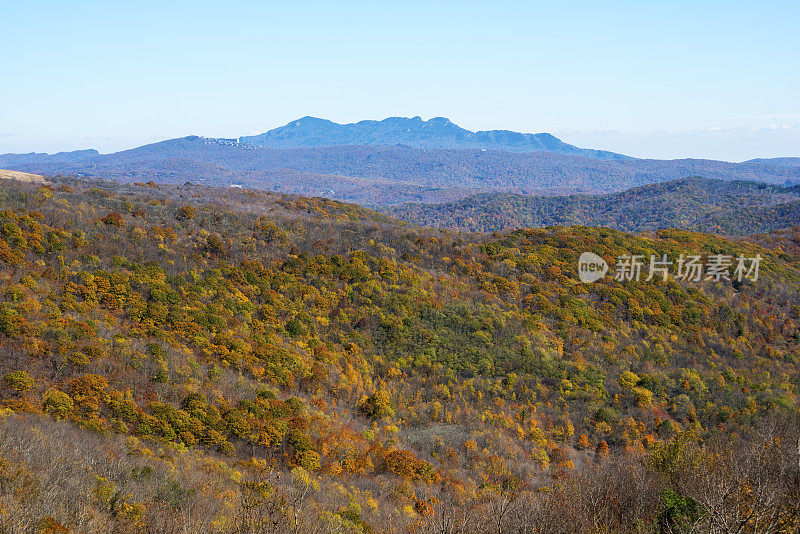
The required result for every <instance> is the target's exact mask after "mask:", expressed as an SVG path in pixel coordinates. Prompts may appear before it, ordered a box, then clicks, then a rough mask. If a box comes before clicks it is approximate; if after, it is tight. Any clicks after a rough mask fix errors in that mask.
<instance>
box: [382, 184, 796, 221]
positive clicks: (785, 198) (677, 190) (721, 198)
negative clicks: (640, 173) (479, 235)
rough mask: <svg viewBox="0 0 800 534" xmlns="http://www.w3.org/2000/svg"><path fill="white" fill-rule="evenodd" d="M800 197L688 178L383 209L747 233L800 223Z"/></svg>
mask: <svg viewBox="0 0 800 534" xmlns="http://www.w3.org/2000/svg"><path fill="white" fill-rule="evenodd" d="M798 201H800V189H798V188H797V187H794V188H783V187H780V186H776V185H768V184H764V183H762V182H744V181H731V182H726V181H722V180H709V179H704V178H687V179H681V180H673V181H669V182H662V183H659V184H654V185H646V186H642V187H636V188H633V189H629V190H627V191H624V192H622V193H615V194H611V195H572V196H550V197H542V196H526V195H509V194H503V193H484V194H481V195H475V196H471V197H468V198H465V199H461V200H458V201H455V202H449V203H443V204H418V203H408V204H403V205H400V206H393V207H390V208H386V209H385V210H384V211H386V213H390V214H392V215H394V216H396V217H399V218H401V219H404V220H407V221H410V222H415V223H417V224H422V225H426V226H434V227H438V228H448V229H454V230H466V231H471V232H494V231H503V230H509V229H515V228H524V227H541V226H551V225H571V224H579V225H586V226H604V227H608V228H614V229H617V230H624V231H628V232H638V231H642V230H658V229H660V228H683V229H689V230H697V231H703V232H714V233H724V234H733V235H747V234H752V233H762V232H768V231H771V230H775V229H779V228H787V227H791V226H796V225H800V207H798V206H799V205H798Z"/></svg>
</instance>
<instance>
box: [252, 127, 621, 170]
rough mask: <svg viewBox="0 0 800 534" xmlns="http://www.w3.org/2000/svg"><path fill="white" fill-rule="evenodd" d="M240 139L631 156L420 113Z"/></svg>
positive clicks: (275, 144) (279, 144) (284, 144)
mask: <svg viewBox="0 0 800 534" xmlns="http://www.w3.org/2000/svg"><path fill="white" fill-rule="evenodd" d="M239 141H240V142H241V143H244V144H247V145H253V146H263V147H269V148H297V147H310V146H332V145H378V146H389V145H396V144H402V145H407V146H410V147H413V148H425V149H440V148H477V149H487V150H509V151H521V152H535V151H546V152H554V153H557V154H569V155H574V156H585V157H592V158H598V159H610V160H622V159H630V158H628V157H627V156H623V155H622V154H615V153H613V152H607V151H603V150H590V149H583V148H578V147H575V146H573V145H570V144H567V143H564V142H563V141H561V140H560V139H558V138H556V137H554V136H552V135H550V134H547V133H539V134H523V133H518V132H512V131H508V130H489V131H481V132H471V131H469V130H465V129H464V128H461V127H460V126H457V125H456V124H453V123H452V122H450V121H449V120H448V119H446V118H444V117H436V118H433V119H430V120H427V121H423V120H422V119H421V118H420V117H413V118H406V117H389V118H387V119H384V120H381V121H360V122H356V123H351V124H338V123H335V122H332V121H329V120H325V119H318V118H315V117H303V118H301V119H298V120H296V121H292V122H290V123H289V124H287V125H285V126H281V127H279V128H275V129H274V130H270V131H268V132H266V133H263V134H260V135H254V136H247V137H240V138H239Z"/></svg>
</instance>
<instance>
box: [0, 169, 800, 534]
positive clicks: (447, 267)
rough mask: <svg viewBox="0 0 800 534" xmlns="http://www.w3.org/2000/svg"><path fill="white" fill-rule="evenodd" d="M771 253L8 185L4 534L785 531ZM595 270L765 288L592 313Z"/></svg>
mask: <svg viewBox="0 0 800 534" xmlns="http://www.w3.org/2000/svg"><path fill="white" fill-rule="evenodd" d="M712 185H713V184H712ZM665 187H667V188H669V187H677V188H679V189H681V188H683V189H686V188H689V189H691V187H692V184H672V185H671V186H670V185H668V186H665ZM710 187H712V186H711V185H710V186H709V188H710ZM715 187H718V188H719V189H721V190H723V191H724V190H725V189H726V187H727V184H717V185H716V186H715ZM741 187H742V188H745V189H748V190H754V188H755V187H756V186H753V185H749V184H745V185H742V186H741ZM726 194H727V193H726ZM773 237H774V239H775V241H774V242H775V244H776V248H775V249H769V248H762V247H761V246H758V245H756V244H753V243H751V242H748V241H745V240H742V239H727V238H723V237H719V236H713V235H708V234H701V233H696V232H690V231H686V230H660V231H657V232H653V233H648V234H646V235H632V234H628V233H623V232H619V231H616V230H611V229H606V228H589V227H585V226H570V227H563V226H561V227H550V228H544V229H525V230H516V231H511V232H505V233H500V234H496V235H479V234H455V233H449V232H444V231H441V230H436V229H428V228H420V227H417V226H414V225H410V224H406V223H401V222H399V221H397V220H395V219H392V218H391V217H388V216H386V215H382V214H379V213H376V212H374V211H371V210H369V209H366V208H362V207H360V206H356V205H352V204H344V203H341V202H337V201H332V200H327V199H321V198H308V197H301V196H296V195H280V194H274V193H266V192H263V191H256V190H245V189H239V188H224V189H214V188H208V187H201V186H193V185H158V184H139V185H136V184H122V183H118V182H111V181H107V182H101V181H94V180H85V179H82V180H77V179H68V178H54V179H53V181H52V183H49V184H41V183H32V182H19V181H6V182H3V183H2V187H0V352H1V353H2V357H0V512H1V513H0V531H2V532H12V533H16V532H26V533H27V532H41V533H50V534H55V533H60V534H68V533H70V532H114V533H118V532H119V533H191V534H201V533H202V534H207V533H217V534H243V533H254V532H259V533H260V532H270V533H284V532H286V533H288V532H291V533H297V534H300V533H303V534H305V533H309V534H310V533H321V532H342V533H345V532H346V533H350V534H370V533H378V532H387V533H398V534H399V533H403V534H420V533H433V532H438V533H442V532H444V533H446V534H457V533H459V532H461V533H463V532H505V533H515V534H523V533H525V532H531V529H532V528H533V529H535V531H544V532H552V533H556V534H575V533H578V534H597V532H598V528H597V526H598V525H601V524H602V525H603V531H604V532H619V533H631V534H633V533H641V532H674V531H675V530H674V529H672V528H667V527H664V528H658V529H656V528H655V527H653V528H644V527H645V526H651V525H652V526H655V525H662V524H666V525H667V526H670V525H675V524H680V525H683V524H686V522H688V521H689V520H691V521H692V522H693V523H692V524H694V525H700V527H699V528H696V529H695V530H699V531H706V530H707V531H714V529H713V526H714V525H718V524H730V522H732V521H736V522H737V523H736V524H737V525H743V526H742V528H741V530H742V531H747V532H794V531H796V530H797V527H798V526H800V509H799V508H798V506H797V503H798V497H800V467H799V466H798V457H797V454H798V451H797V442H798V437H800V410H799V409H798V406H799V403H798V401H799V400H800V366H798V362H799V361H800V344H799V343H798V340H800V292H799V291H798V288H799V287H800V266H799V265H798V264H797V261H796V260H797V256H792V254H791V252H790V251H789V250H788V249H787V248H785V247H784V246H782V245H780V248H778V246H779V243H784V242H785V241H786V240H787V239H793V238H794V237H795V236H794V235H793V234H783V233H781V234H778V235H776V236H773ZM769 239H770V238H769V237H764V238H763V242H764V243H765V244H766V243H768V242H769ZM585 251H591V252H593V253H594V254H597V255H599V256H600V257H601V258H603V259H607V261H608V262H610V263H611V264H612V272H613V270H614V268H613V265H614V263H615V261H618V260H616V259H617V258H621V257H622V256H623V255H626V254H635V255H641V256H643V257H650V256H651V255H652V256H656V257H659V258H660V257H663V256H664V255H667V256H669V257H670V258H676V257H678V255H681V254H692V255H700V256H702V257H704V258H709V257H710V256H712V255H719V254H727V255H730V256H731V257H739V256H741V257H748V258H753V257H756V256H760V257H761V264H760V271H759V276H757V277H752V276H751V277H744V278H743V279H741V280H737V279H735V277H734V279H732V280H727V281H726V280H723V281H719V280H715V279H713V278H711V279H698V280H696V281H692V280H686V279H679V278H677V277H672V278H670V279H669V280H661V279H659V278H656V279H654V280H650V281H647V280H645V279H644V278H642V279H639V280H616V279H614V278H613V277H611V276H606V277H604V278H602V279H601V280H598V281H596V282H594V283H592V284H585V283H581V281H580V279H579V275H578V267H577V266H578V262H579V258H580V257H581V256H582V255H583V254H582V253H583V252H585ZM673 274H675V271H673ZM720 488H722V490H721V489H720ZM751 488H752V489H751ZM723 490H724V491H723ZM675 502H678V503H679V504H680V507H679V508H678V510H677V511H676V505H675ZM720 502H721V503H722V504H718V503H720ZM681 503H683V504H681ZM686 503H688V504H686ZM692 503H702V504H692ZM706 503H711V504H706ZM499 510H500V511H499ZM676 517H677V519H675V518H676ZM685 517H688V519H685ZM665 518H666V519H665ZM446 521H447V522H449V523H447V524H446V525H445V526H447V525H451V526H453V528H449V527H448V528H443V527H442V525H443V524H445V522H446ZM669 521H671V523H670V522H669ZM678 521H681V523H678ZM726 522H729V523H726ZM708 525H710V526H711V527H710V528H707V529H706V528H705V527H706V526H708Z"/></svg>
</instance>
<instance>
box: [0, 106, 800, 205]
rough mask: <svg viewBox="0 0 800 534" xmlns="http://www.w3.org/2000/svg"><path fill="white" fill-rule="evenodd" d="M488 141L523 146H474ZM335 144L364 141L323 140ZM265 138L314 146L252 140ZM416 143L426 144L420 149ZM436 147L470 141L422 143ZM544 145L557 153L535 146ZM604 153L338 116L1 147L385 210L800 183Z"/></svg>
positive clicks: (756, 167) (61, 171)
mask: <svg viewBox="0 0 800 534" xmlns="http://www.w3.org/2000/svg"><path fill="white" fill-rule="evenodd" d="M256 138H258V139H256ZM487 139H488V140H492V139H494V140H500V141H502V143H501V142H500V141H498V142H497V143H496V144H497V145H502V144H503V143H505V145H504V146H512V145H514V146H517V149H511V148H509V149H506V150H498V149H488V148H463V145H465V144H470V143H472V144H477V145H479V144H480V143H484V142H489V141H487ZM509 139H510V140H509ZM334 141H336V142H340V143H345V142H352V143H358V144H333V145H331V144H326V145H319V143H332V142H334ZM396 141H406V142H405V143H402V142H396ZM512 141H513V142H512ZM261 142H263V143H271V144H273V145H290V144H298V145H299V144H305V145H304V146H297V147H285V146H281V147H270V146H256V145H254V144H251V143H261ZM412 142H413V144H416V145H419V146H411V145H410V144H409V143H412ZM368 143H383V144H368ZM436 144H438V145H442V144H451V145H458V146H459V148H453V147H450V148H421V146H434V145H436ZM522 146H525V147H528V148H529V149H530V150H528V149H522V148H519V147H522ZM537 146H538V147H540V148H541V147H544V148H546V150H544V149H535V150H534V149H533V148H532V147H537ZM559 147H560V148H559ZM556 149H561V150H562V152H556V151H554V150H556ZM570 151H571V152H572V153H564V152H570ZM595 153H602V151H589V152H586V149H579V148H577V147H572V146H571V145H567V144H566V143H561V141H559V140H558V139H556V138H554V137H552V136H549V135H548V134H535V135H534V134H516V133H514V132H502V131H491V132H469V131H467V130H464V129H462V128H460V127H458V126H456V125H454V124H453V123H451V122H450V121H448V120H446V119H431V120H429V121H422V120H421V119H419V118H413V119H404V118H396V119H386V120H383V121H362V122H360V123H355V124H352V125H337V124H336V123H333V122H331V121H324V120H321V119H311V118H308V119H299V120H298V121H294V122H293V123H290V124H288V125H286V126H284V127H281V128H277V129H275V130H271V131H270V132H267V133H266V134H263V135H262V136H254V137H243V138H239V139H219V138H206V137H199V136H196V135H192V136H187V137H181V138H176V139H169V140H166V141H161V142H158V143H152V144H148V145H144V146H140V147H137V148H133V149H130V150H124V151H121V152H116V153H112V154H100V153H98V152H97V151H96V150H80V151H75V152H61V153H58V154H52V155H49V154H39V153H29V154H5V155H0V168H6V169H10V170H14V171H21V172H28V173H34V174H41V175H46V176H56V175H73V176H85V177H98V178H104V179H114V180H119V181H122V182H147V181H151V180H152V181H154V182H163V183H172V184H176V183H177V184H182V183H184V182H192V183H197V184H202V185H208V186H223V187H224V186H229V185H231V184H236V185H241V186H243V187H248V188H254V189H266V190H272V191H277V192H282V193H292V194H301V195H306V196H319V197H327V198H331V199H336V200H343V201H346V202H354V203H357V204H361V205H366V206H375V207H379V206H386V205H394V204H402V203H404V202H423V203H432V202H451V201H454V200H458V199H461V198H465V197H468V196H471V195H475V194H480V193H509V194H523V195H572V194H606V193H615V192H619V191H624V190H626V189H630V188H632V187H636V186H642V185H647V184H653V183H659V182H667V181H670V180H676V179H680V178H685V177H688V176H702V177H704V178H709V179H720V180H726V181H730V180H749V181H759V182H766V183H771V184H780V185H791V184H798V183H800V158H780V159H776V160H771V159H759V160H751V161H748V162H743V163H730V162H724V161H713V160H703V159H677V160H652V159H632V158H624V157H623V158H622V159H612V157H611V156H607V157H605V156H604V157H590V156H587V154H595ZM601 155H602V154H601Z"/></svg>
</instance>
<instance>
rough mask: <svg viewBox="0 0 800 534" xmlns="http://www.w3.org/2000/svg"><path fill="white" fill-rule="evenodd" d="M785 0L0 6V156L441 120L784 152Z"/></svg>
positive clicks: (583, 141)
mask: <svg viewBox="0 0 800 534" xmlns="http://www.w3.org/2000/svg"><path fill="white" fill-rule="evenodd" d="M799 20H800V2H797V1H796V0H793V1H769V0H766V1H762V2H752V1H750V2H736V1H727V2H716V1H705V2H698V1H683V0H674V1H671V2H656V1H637V2H633V1H632V2H613V1H608V2H597V1H592V2H570V3H567V2H553V1H552V0H548V1H546V2H503V1H498V2H486V3H483V2H481V3H478V2H465V1H461V2H432V1H430V0H429V1H426V2H414V1H407V2H402V3H382V2H375V1H372V2H364V3H361V2H342V1H339V2H330V3H327V2H326V3H323V2H280V3H270V2H263V1H262V2H221V1H217V2H205V1H195V2H181V1H163V0H162V1H160V2H148V1H139V2H128V3H122V2H109V1H104V2H82V1H79V0H78V1H73V2H61V1H59V2H55V1H51V2H42V1H35V0H34V1H22V0H8V1H5V2H2V3H0V36H1V37H0V72H2V81H1V82H0V153H2V152H30V151H47V152H53V151H58V150H72V149H78V148H89V147H93V148H98V149H100V150H101V151H104V152H105V151H112V150H119V149H122V148H128V147H132V146H137V145H140V144H143V143H146V142H152V141H155V140H160V139H165V138H170V137H177V136H182V135H188V134H198V135H205V136H214V137H235V136H239V135H249V134H252V133H257V132H263V131H266V130H268V129H270V128H273V127H276V126H279V125H282V124H284V123H286V122H289V121H290V120H293V119H295V118H298V117H300V116H303V115H314V116H319V117H325V118H329V119H331V120H335V121H337V122H352V121H357V120H361V119H380V118H385V117H387V116H395V115H402V116H414V115H420V116H422V117H423V118H426V119H427V118H430V117H434V116H445V117H448V118H450V119H451V120H453V121H454V122H456V123H457V124H460V125H461V126H464V127H466V128H469V129H472V130H476V129H495V128H505V129H512V130H519V131H528V132H542V131H547V132H551V133H554V134H555V135H558V136H559V137H561V138H562V139H564V140H565V141H567V142H572V143H575V144H579V145H581V146H588V147H596V148H605V149H610V150H615V151H619V152H624V153H628V154H631V155H635V156H642V157H665V158H673V157H683V156H691V157H712V158H718V159H727V160H733V161H738V160H744V159H748V158H751V157H757V156H800V96H799V95H800V53H798V51H800V31H798V30H797V22H798V21H799Z"/></svg>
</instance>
